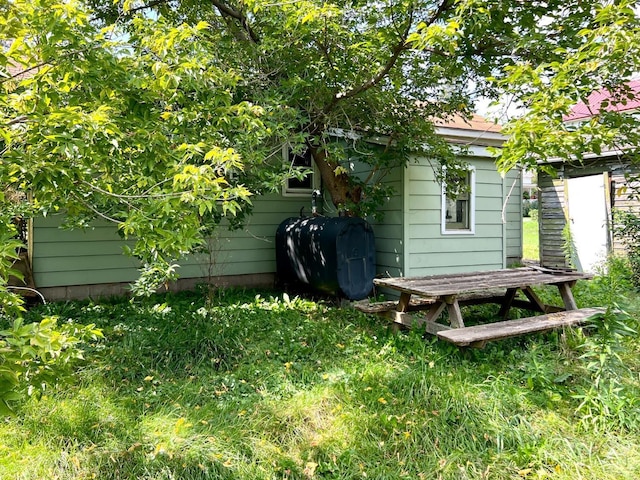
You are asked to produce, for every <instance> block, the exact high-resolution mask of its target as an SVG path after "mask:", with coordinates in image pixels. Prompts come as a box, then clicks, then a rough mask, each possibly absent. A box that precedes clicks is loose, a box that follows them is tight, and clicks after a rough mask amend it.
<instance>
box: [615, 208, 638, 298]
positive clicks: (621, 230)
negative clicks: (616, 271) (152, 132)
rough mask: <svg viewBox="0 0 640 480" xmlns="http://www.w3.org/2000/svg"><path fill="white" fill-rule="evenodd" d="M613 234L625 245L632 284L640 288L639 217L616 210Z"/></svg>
mask: <svg viewBox="0 0 640 480" xmlns="http://www.w3.org/2000/svg"><path fill="white" fill-rule="evenodd" d="M614 235H615V236H616V237H617V238H618V239H620V240H621V241H622V242H623V243H624V245H625V247H626V253H627V258H628V259H629V264H630V266H631V272H632V279H633V284H634V285H635V286H636V288H640V218H638V215H637V214H635V213H634V212H629V211H624V210H616V211H615V217H614Z"/></svg>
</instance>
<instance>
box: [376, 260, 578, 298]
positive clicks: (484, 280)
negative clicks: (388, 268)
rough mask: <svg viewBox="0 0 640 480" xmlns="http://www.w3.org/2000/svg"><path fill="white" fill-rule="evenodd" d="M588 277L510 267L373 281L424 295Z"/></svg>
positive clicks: (513, 286)
mask: <svg viewBox="0 0 640 480" xmlns="http://www.w3.org/2000/svg"><path fill="white" fill-rule="evenodd" d="M578 278H585V279H587V278H591V276H589V275H578V276H577V275H575V274H573V273H571V274H566V273H564V272H558V273H544V272H540V271H537V270H534V269H532V268H528V267H524V268H513V269H505V270H494V271H490V272H472V273H462V274H457V275H431V276H428V277H405V278H386V279H376V280H374V283H375V284H376V285H378V286H382V287H385V286H386V287H390V288H394V289H396V290H398V291H400V292H406V293H412V294H417V295H422V296H427V297H438V296H444V295H456V294H460V293H464V292H473V291H475V290H488V289H497V288H523V287H526V286H530V285H548V284H555V283H561V282H569V281H574V280H576V279H578Z"/></svg>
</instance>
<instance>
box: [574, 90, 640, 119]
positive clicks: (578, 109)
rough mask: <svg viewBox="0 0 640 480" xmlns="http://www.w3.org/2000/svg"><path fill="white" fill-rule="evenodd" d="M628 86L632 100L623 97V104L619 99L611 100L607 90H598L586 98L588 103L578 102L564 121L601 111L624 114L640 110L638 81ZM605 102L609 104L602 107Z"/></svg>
mask: <svg viewBox="0 0 640 480" xmlns="http://www.w3.org/2000/svg"><path fill="white" fill-rule="evenodd" d="M628 85H629V88H630V89H631V93H632V95H633V98H630V99H629V98H626V96H625V103H622V102H621V101H620V99H613V98H612V97H613V96H612V94H611V92H610V91H609V90H606V89H602V90H598V91H597V92H593V93H592V94H591V95H589V97H588V98H587V102H588V103H585V102H580V103H578V104H576V105H575V106H574V107H573V108H572V109H571V113H570V114H569V115H567V116H565V117H564V121H565V122H569V121H572V120H580V119H583V118H589V117H592V116H593V115H596V114H597V113H599V112H600V110H601V109H604V110H605V111H608V112H624V111H627V110H635V109H636V108H640V80H633V81H631V82H629V83H628ZM605 100H606V101H609V103H608V104H606V105H604V106H602V102H604V101H605Z"/></svg>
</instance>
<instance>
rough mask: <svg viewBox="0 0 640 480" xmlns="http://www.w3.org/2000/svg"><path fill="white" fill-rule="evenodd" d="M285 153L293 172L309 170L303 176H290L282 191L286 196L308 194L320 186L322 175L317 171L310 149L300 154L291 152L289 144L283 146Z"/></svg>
mask: <svg viewBox="0 0 640 480" xmlns="http://www.w3.org/2000/svg"><path fill="white" fill-rule="evenodd" d="M283 155H284V158H285V159H286V160H287V161H288V162H289V168H290V169H291V171H292V172H295V171H298V172H304V171H307V172H308V173H307V174H306V175H304V177H302V178H293V177H292V178H288V179H287V180H286V183H285V185H284V188H283V191H282V194H283V195H284V196H287V197H296V196H308V195H311V193H312V192H313V191H314V190H317V189H318V188H319V186H320V185H319V178H320V175H319V174H318V172H317V171H316V168H315V164H314V163H313V158H312V157H311V151H310V150H309V149H305V151H304V152H302V153H300V154H295V153H293V152H291V150H290V149H289V147H288V146H285V147H284V148H283Z"/></svg>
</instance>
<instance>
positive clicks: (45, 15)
mask: <svg viewBox="0 0 640 480" xmlns="http://www.w3.org/2000/svg"><path fill="white" fill-rule="evenodd" d="M632 6H633V4H632V2H630V1H628V0H619V1H615V2H611V1H602V0H600V1H596V0H585V1H582V2H578V3H570V4H567V3H566V2H565V1H564V0H548V1H542V0H540V1H538V0H536V1H531V2H522V1H520V0H382V1H375V2H374V1H353V0H349V1H345V0H340V1H333V2H324V1H323V2H320V1H317V0H304V1H292V2H289V1H285V2H271V1H266V0H247V1H236V0H212V1H211V2H207V3H203V2H196V1H193V0H184V1H177V2H176V1H171V2H169V1H164V0H155V1H150V2H148V3H145V2H142V1H131V0H127V1H125V2H123V3H121V2H115V3H114V2H112V1H111V0H88V1H87V2H86V3H82V2H77V1H64V2H60V1H56V0H36V1H25V0H0V10H1V11H2V15H0V18H1V19H2V20H1V21H0V40H2V42H3V45H5V46H6V48H5V49H4V50H3V51H2V53H0V75H1V76H2V78H0V82H1V86H2V94H1V96H0V102H1V103H2V108H1V109H0V112H1V113H0V134H1V135H2V138H3V142H4V147H3V150H2V157H1V162H2V163H1V164H0V177H1V179H2V183H3V185H8V186H11V187H13V188H14V189H17V190H23V191H27V190H28V191H29V192H30V194H31V197H30V198H31V199H32V200H31V202H30V204H31V207H32V209H33V213H34V214H35V213H44V214H49V213H53V212H64V213H65V215H66V216H67V223H68V224H69V225H70V226H83V225H87V223H88V221H89V220H90V219H92V218H96V217H98V218H102V219H106V220H108V221H112V222H114V223H115V224H117V225H118V228H119V231H120V232H121V233H122V235H123V236H125V237H129V238H133V239H135V242H134V246H133V247H132V253H133V254H134V255H136V256H138V257H139V258H141V259H142V261H143V263H144V264H145V265H147V269H146V270H145V272H146V273H145V276H143V279H145V282H143V283H148V284H149V285H153V284H154V283H155V281H158V280H161V279H163V278H166V277H168V276H169V277H170V276H172V275H173V274H174V270H173V268H172V264H173V262H174V261H175V260H176V259H178V258H180V256H182V255H183V254H184V253H186V252H190V251H193V250H196V249H198V248H203V245H204V243H205V242H204V239H205V238H206V236H207V234H209V233H210V232H211V230H212V229H213V228H215V227H216V226H217V225H218V224H219V223H220V221H221V220H222V219H223V218H225V217H226V218H229V219H230V220H231V221H232V223H233V221H235V220H238V221H241V219H242V215H243V214H245V213H247V212H250V207H251V198H252V195H255V194H258V193H262V192H265V191H277V190H278V189H279V186H280V185H281V182H282V179H283V177H285V176H287V175H292V174H293V172H292V170H291V168H290V165H289V164H288V161H287V160H286V159H284V157H283V155H282V146H283V145H288V146H290V147H291V149H292V150H293V151H299V150H301V149H303V148H309V149H310V151H311V153H312V155H313V158H314V160H315V163H316V165H317V167H318V170H319V172H320V174H321V177H322V180H323V185H324V188H325V191H326V194H327V195H329V196H330V197H331V200H332V201H333V203H334V204H335V205H336V207H337V208H338V209H340V210H342V211H344V212H347V213H349V214H359V215H362V214H367V213H370V212H375V211H376V208H377V207H378V206H379V205H380V202H382V201H384V198H385V197H386V196H387V195H388V194H389V190H388V189H387V188H386V187H384V184H383V183H382V182H381V180H382V179H383V178H384V176H385V175H386V173H388V172H389V171H390V170H391V169H394V168H401V167H402V166H403V165H404V164H405V163H406V162H407V160H408V158H409V157H408V155H409V153H410V152H422V153H423V154H424V155H425V156H426V157H427V158H431V159H433V163H434V171H436V172H437V173H438V174H439V175H440V172H442V171H443V170H441V169H440V168H439V166H440V165H446V166H447V169H446V172H447V174H449V173H450V174H452V176H453V177H455V176H456V172H459V171H460V170H459V169H460V168H462V166H461V165H459V162H458V161H457V159H456V155H455V152H454V151H453V150H452V148H451V146H450V145H447V144H446V143H445V142H444V140H443V139H442V138H440V137H439V136H438V135H437V134H436V131H435V127H434V122H435V121H436V120H438V119H447V118H449V117H450V116H451V115H453V114H462V115H463V116H464V115H468V114H470V113H471V112H472V111H473V109H474V105H475V102H476V100H477V99H478V98H479V97H488V98H499V97H500V96H501V95H502V94H504V93H510V94H512V95H514V96H515V97H516V99H517V100H519V101H521V102H523V104H524V105H525V106H526V107H527V109H528V110H527V112H528V113H527V114H526V115H525V116H524V118H523V119H522V120H520V121H517V122H515V123H514V124H513V125H511V126H509V127H508V130H507V131H508V132H510V133H511V134H512V137H511V140H510V141H509V143H508V145H507V148H505V149H504V150H503V152H502V155H501V157H500V165H501V167H502V168H504V169H508V168H512V167H514V166H516V165H521V164H523V163H528V164H533V163H535V162H536V161H537V160H538V159H539V158H541V157H544V156H546V155H558V156H562V155H565V156H571V155H576V154H577V153H580V152H581V151H587V150H589V149H593V150H594V151H596V150H595V149H596V148H597V147H598V142H600V144H601V145H604V144H605V143H607V142H612V141H613V138H614V137H615V139H616V141H618V140H619V139H620V136H621V135H632V134H633V132H632V131H631V128H629V127H628V125H629V123H626V122H627V121H626V120H624V119H620V117H619V116H617V117H615V116H614V115H612V116H611V117H609V116H603V117H601V118H599V119H598V121H597V122H594V124H593V125H592V126H591V127H589V128H585V129H584V130H582V131H580V132H576V133H571V132H567V131H566V129H564V128H563V126H562V124H561V119H562V115H563V114H565V113H566V112H568V109H569V107H570V106H571V105H572V104H573V103H575V102H576V101H577V100H579V99H584V98H585V96H586V95H587V94H588V93H590V92H591V91H592V90H593V89H595V88H598V87H600V86H611V87H613V86H616V85H619V84H621V83H623V82H624V81H625V80H627V79H628V78H629V76H630V75H631V74H632V73H634V72H637V71H638V70H639V69H638V63H639V62H638V50H637V48H635V45H637V37H638V16H637V14H636V13H635V11H634V10H633V9H632V8H631V7H632ZM614 117H615V118H614ZM354 133H355V134H354ZM372 139H375V142H373V143H372V142H370V140H372ZM355 163H364V164H367V165H369V167H370V173H369V175H367V176H366V177H365V178H362V177H358V176H356V175H353V174H352V168H353V165H354V164H355ZM146 280H149V282H146Z"/></svg>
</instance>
